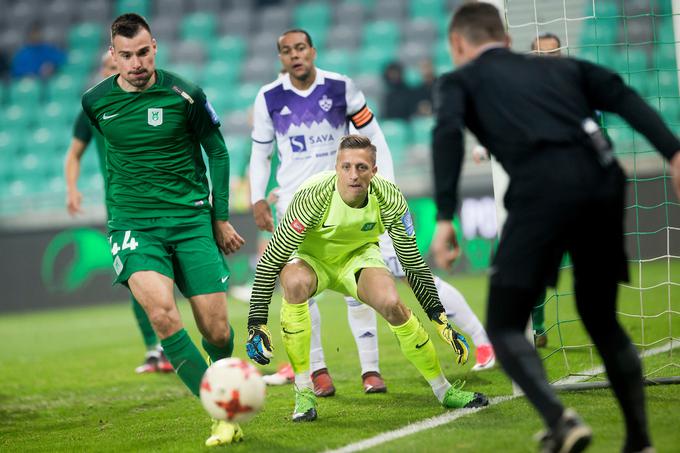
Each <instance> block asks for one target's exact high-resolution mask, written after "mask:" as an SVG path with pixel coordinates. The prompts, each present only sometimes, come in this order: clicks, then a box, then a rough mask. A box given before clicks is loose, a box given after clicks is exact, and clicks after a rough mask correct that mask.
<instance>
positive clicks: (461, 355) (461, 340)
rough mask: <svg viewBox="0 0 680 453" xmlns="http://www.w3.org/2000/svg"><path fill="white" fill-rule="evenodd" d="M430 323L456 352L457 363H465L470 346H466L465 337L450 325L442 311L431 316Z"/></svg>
mask: <svg viewBox="0 0 680 453" xmlns="http://www.w3.org/2000/svg"><path fill="white" fill-rule="evenodd" d="M432 323H433V324H434V326H435V327H436V329H437V332H438V333H439V336H440V337H441V338H442V340H444V341H445V342H446V343H448V344H449V345H451V347H452V348H453V350H454V351H455V352H456V355H457V356H458V359H457V362H458V364H459V365H465V364H466V363H467V361H468V356H469V354H470V346H468V343H467V340H465V337H464V336H463V335H462V334H460V333H458V332H457V331H456V330H455V329H454V328H453V327H452V326H451V323H450V322H449V320H448V318H447V317H446V313H444V312H441V313H439V315H437V317H435V318H432Z"/></svg>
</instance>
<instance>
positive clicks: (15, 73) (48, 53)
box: [12, 22, 66, 79]
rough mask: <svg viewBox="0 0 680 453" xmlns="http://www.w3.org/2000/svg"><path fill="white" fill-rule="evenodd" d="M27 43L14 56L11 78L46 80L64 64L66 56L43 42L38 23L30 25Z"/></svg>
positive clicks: (40, 26)
mask: <svg viewBox="0 0 680 453" xmlns="http://www.w3.org/2000/svg"><path fill="white" fill-rule="evenodd" d="M27 41H28V42H27V44H26V45H25V46H24V47H22V48H21V49H19V50H18V51H17V53H16V54H15V55H14V59H13V60H12V77H14V78H17V79H18V78H21V77H26V76H36V77H42V78H47V77H49V76H51V75H52V74H54V72H55V71H56V70H57V69H59V67H60V66H61V65H62V64H64V63H65V62H66V54H65V53H64V52H63V51H62V50H60V49H58V48H57V47H55V46H54V45H52V44H49V43H47V42H45V41H44V40H43V36H42V25H41V24H40V23H37V22H36V23H33V24H32V25H31V27H30V29H29V31H28V37H27Z"/></svg>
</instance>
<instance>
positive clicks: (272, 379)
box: [262, 363, 295, 385]
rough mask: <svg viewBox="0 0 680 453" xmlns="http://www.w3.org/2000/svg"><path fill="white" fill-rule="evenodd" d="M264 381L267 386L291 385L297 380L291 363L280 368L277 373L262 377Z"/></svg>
mask: <svg viewBox="0 0 680 453" xmlns="http://www.w3.org/2000/svg"><path fill="white" fill-rule="evenodd" d="M262 380H263V381H264V383H265V384H267V385H284V384H290V383H291V382H293V381H294V380H295V372H294V371H293V367H292V366H291V365H290V363H284V364H283V365H281V366H280V367H279V369H278V370H277V371H276V373H273V374H267V375H265V376H262Z"/></svg>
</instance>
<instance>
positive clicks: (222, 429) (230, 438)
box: [205, 420, 243, 447]
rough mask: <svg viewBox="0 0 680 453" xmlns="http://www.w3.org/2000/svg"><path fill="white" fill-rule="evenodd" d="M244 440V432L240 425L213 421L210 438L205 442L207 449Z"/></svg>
mask: <svg viewBox="0 0 680 453" xmlns="http://www.w3.org/2000/svg"><path fill="white" fill-rule="evenodd" d="M241 440H243V430H242V429H241V427H240V426H239V425H238V423H230V422H227V421H224V420H213V422H212V429H211V432H210V437H208V439H207V440H206V441H205V446H206V447H216V446H218V445H226V444H231V443H235V442H240V441H241Z"/></svg>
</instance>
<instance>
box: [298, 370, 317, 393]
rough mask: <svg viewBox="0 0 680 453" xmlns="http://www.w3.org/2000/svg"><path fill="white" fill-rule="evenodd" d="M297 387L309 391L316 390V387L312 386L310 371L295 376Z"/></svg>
mask: <svg viewBox="0 0 680 453" xmlns="http://www.w3.org/2000/svg"><path fill="white" fill-rule="evenodd" d="M295 386H296V387H297V388H298V389H303V388H308V389H312V390H313V389H314V386H312V377H311V375H310V374H309V370H307V371H303V372H302V373H300V374H296V375H295Z"/></svg>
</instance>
